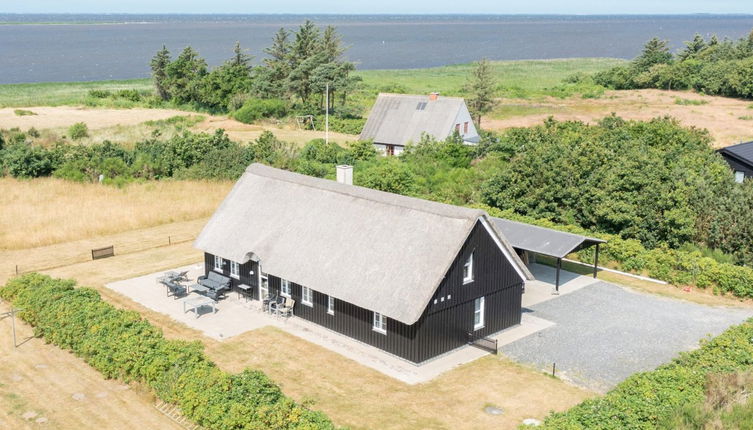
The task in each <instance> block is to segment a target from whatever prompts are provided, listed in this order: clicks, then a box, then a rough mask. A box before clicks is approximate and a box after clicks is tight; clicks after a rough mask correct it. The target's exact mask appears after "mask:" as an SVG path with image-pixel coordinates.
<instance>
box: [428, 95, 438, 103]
mask: <svg viewBox="0 0 753 430" xmlns="http://www.w3.org/2000/svg"><path fill="white" fill-rule="evenodd" d="M438 98H439V93H429V101H430V102H435V101H437V99H438Z"/></svg>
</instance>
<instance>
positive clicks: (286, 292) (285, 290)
mask: <svg viewBox="0 0 753 430" xmlns="http://www.w3.org/2000/svg"><path fill="white" fill-rule="evenodd" d="M290 293H291V291H290V281H288V280H287V279H280V295H283V296H285V297H290Z"/></svg>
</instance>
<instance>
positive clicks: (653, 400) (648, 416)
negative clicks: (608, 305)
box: [543, 319, 753, 430]
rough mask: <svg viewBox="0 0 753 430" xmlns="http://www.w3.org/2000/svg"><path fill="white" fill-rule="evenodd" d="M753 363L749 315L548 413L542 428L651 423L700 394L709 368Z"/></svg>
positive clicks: (700, 397) (716, 369)
mask: <svg viewBox="0 0 753 430" xmlns="http://www.w3.org/2000/svg"><path fill="white" fill-rule="evenodd" d="M751 365H753V319H751V320H748V321H746V322H744V323H742V324H740V325H738V326H733V327H731V328H730V329H728V330H727V331H725V332H724V333H722V334H721V335H719V336H717V337H716V338H714V339H711V340H708V341H705V342H703V344H702V346H701V348H699V349H697V350H694V351H691V352H684V353H681V354H680V355H679V356H678V357H677V358H675V359H674V360H673V361H672V362H670V363H668V364H665V365H662V366H660V367H658V368H657V369H656V370H653V371H651V372H643V373H636V374H634V375H632V376H630V377H629V378H628V379H626V380H625V381H623V382H621V383H620V384H618V385H617V386H616V387H615V388H614V389H612V390H611V391H609V392H608V393H607V394H606V395H604V396H603V397H599V398H595V399H589V400H586V401H584V402H582V403H580V404H579V405H577V406H575V407H573V408H571V409H569V410H568V411H565V412H560V413H552V414H551V415H549V417H547V418H546V420H545V421H544V427H543V428H545V429H557V430H562V429H568V430H570V429H572V430H575V429H597V430H607V429H655V428H657V427H660V425H661V423H662V422H663V421H664V420H666V419H667V418H668V417H670V416H672V415H673V414H674V413H675V412H676V411H677V410H679V409H680V408H682V407H684V406H686V405H693V404H698V403H700V402H702V401H703V399H704V396H705V395H704V388H705V385H706V380H707V377H708V375H709V374H716V373H732V372H735V371H739V370H743V369H746V368H749V367H750V366H751Z"/></svg>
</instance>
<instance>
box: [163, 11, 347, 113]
mask: <svg viewBox="0 0 753 430" xmlns="http://www.w3.org/2000/svg"><path fill="white" fill-rule="evenodd" d="M346 49H347V48H346V46H345V45H344V44H343V42H342V38H341V36H340V34H339V33H338V32H337V29H336V28H335V27H333V26H327V27H325V28H324V29H321V28H319V27H317V26H316V25H315V24H314V23H313V22H311V21H308V20H307V21H306V22H305V23H303V24H302V25H301V26H300V27H298V28H297V29H296V30H294V31H289V30H287V29H285V28H280V29H279V30H278V31H277V32H276V33H275V35H274V37H273V39H272V44H271V46H270V47H268V48H266V49H264V54H265V55H266V56H265V58H264V59H263V60H262V63H261V64H259V65H256V66H255V65H253V56H251V55H250V54H249V53H247V52H246V50H244V49H243V48H242V47H241V46H240V43H236V44H235V48H234V50H233V56H232V57H231V58H229V59H228V60H227V61H226V62H225V63H223V64H222V65H220V66H218V67H215V68H214V69H212V70H210V69H209V67H208V66H207V63H206V61H205V60H204V59H203V58H201V57H200V56H199V54H198V52H196V50H194V49H193V48H192V47H190V46H188V47H186V48H184V49H183V51H182V52H181V53H180V54H179V55H178V56H177V57H176V58H175V59H173V58H172V56H171V53H170V51H169V50H168V49H167V47H165V46H163V47H162V49H161V50H160V51H158V52H157V54H156V55H155V56H154V57H153V58H152V60H151V64H150V65H151V71H152V79H153V82H154V87H155V91H156V93H157V96H158V97H159V98H161V99H162V100H166V101H172V102H175V103H177V104H192V105H195V106H198V107H202V108H206V109H210V110H216V111H223V112H227V111H234V110H236V109H238V108H240V107H241V106H243V105H244V103H245V102H246V101H247V100H248V99H250V98H259V99H282V100H285V101H286V102H291V103H292V104H294V105H296V106H297V107H298V108H299V109H301V110H302V111H306V112H308V113H310V114H316V113H318V112H319V111H320V110H321V109H323V108H324V103H325V100H326V97H325V89H326V88H327V87H329V101H330V106H329V107H330V108H332V107H334V106H335V105H336V103H339V104H340V105H344V104H345V102H346V100H347V96H348V93H349V92H351V91H353V89H354V88H355V86H356V84H357V82H358V78H357V77H354V76H351V72H353V71H354V70H355V65H354V64H353V63H352V62H349V61H346V60H345V59H344V58H343V54H344V53H345V51H346Z"/></svg>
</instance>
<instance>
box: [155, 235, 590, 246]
mask: <svg viewBox="0 0 753 430" xmlns="http://www.w3.org/2000/svg"><path fill="white" fill-rule="evenodd" d="M172 244H173V240H172V238H171V237H170V236H167V245H168V246H169V245H172ZM597 249H598V248H597Z"/></svg>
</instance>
